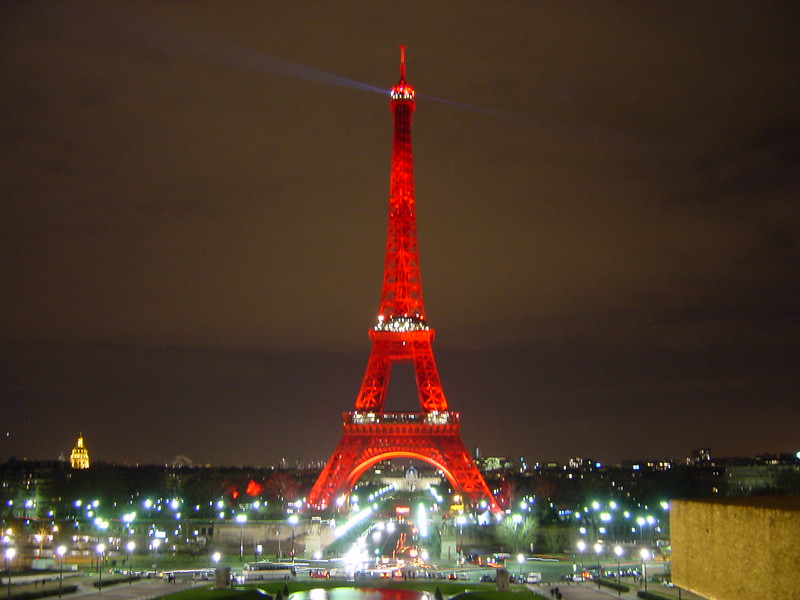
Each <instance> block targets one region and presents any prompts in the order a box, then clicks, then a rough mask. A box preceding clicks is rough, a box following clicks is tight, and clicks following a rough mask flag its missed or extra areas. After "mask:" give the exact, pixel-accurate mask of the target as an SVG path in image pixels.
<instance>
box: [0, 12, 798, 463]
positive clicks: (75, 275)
mask: <svg viewBox="0 0 800 600" xmlns="http://www.w3.org/2000/svg"><path fill="white" fill-rule="evenodd" d="M501 6H502V10H499V9H498V10H496V8H498V7H493V8H489V7H488V6H487V5H486V4H485V3H483V2H460V3H458V4H452V3H449V2H442V3H432V4H428V5H425V6H424V7H423V6H417V7H415V8H414V9H413V10H411V9H410V8H409V7H408V6H406V5H403V4H394V3H365V2H360V1H359V2H356V1H353V2H338V3H336V6H335V7H333V6H332V5H330V6H329V5H328V4H327V3H323V2H307V3H301V4H298V3H283V2H277V3H260V2H241V3H237V4H236V5H235V7H232V6H231V5H230V4H228V3H222V2H206V3H196V4H193V5H192V8H191V10H187V7H186V6H184V5H182V4H177V3H173V4H171V3H166V4H164V3H156V2H136V3H132V2H118V3H113V4H108V3H100V2H95V1H90V0H87V1H84V2H77V3H69V4H64V3H57V2H42V3H25V2H6V3H5V4H4V7H3V8H4V9H5V10H3V11H2V17H0V28H2V31H3V35H2V36H0V71H1V72H2V73H3V81H4V84H3V86H0V160H1V161H2V164H3V165H4V173H3V175H2V176H1V177H0V206H2V211H3V219H2V221H0V249H2V253H3V257H4V260H3V261H2V267H0V283H2V285H3V289H4V293H3V295H2V297H0V314H2V321H1V323H2V334H3V339H4V340H6V346H5V355H6V357H7V358H6V359H5V361H4V365H3V367H2V380H0V394H2V398H3V402H4V405H8V406H12V407H14V410H13V418H11V419H10V420H9V424H8V425H7V429H8V431H9V433H10V436H9V437H7V438H6V440H5V443H4V445H3V446H2V447H0V456H8V455H27V456H31V457H51V456H54V455H55V454H57V452H58V449H59V448H61V449H64V448H68V447H69V446H70V444H71V443H72V440H73V438H74V437H75V435H76V432H77V431H79V430H84V432H85V433H86V434H87V443H89V444H90V447H91V446H92V445H93V447H94V448H96V450H95V452H97V454H98V456H99V457H105V458H108V459H109V460H127V461H151V460H162V459H164V460H167V459H169V458H171V456H174V455H176V454H186V455H189V456H191V457H192V458H194V459H195V460H197V461H198V462H214V463H245V462H253V463H260V464H267V463H270V462H274V461H276V460H277V459H278V458H280V457H281V456H286V457H287V458H289V459H292V458H315V457H317V458H323V457H325V456H326V455H327V453H328V452H329V451H330V449H331V448H332V447H333V444H335V442H336V440H337V439H338V435H339V431H338V414H339V413H340V412H342V411H344V410H348V409H349V408H350V407H351V406H352V402H353V400H354V398H355V394H356V391H357V389H358V385H359V384H360V381H361V377H362V375H363V368H364V365H365V363H366V358H367V354H368V351H369V340H368V338H367V337H366V334H365V332H366V330H367V329H368V328H369V327H370V326H371V325H372V321H373V318H374V313H375V311H376V310H377V305H378V300H379V292H380V289H379V286H380V282H381V268H382V265H383V251H384V243H385V240H384V236H385V224H386V196H387V192H388V178H389V177H388V176H389V158H390V149H391V133H392V132H391V116H390V113H389V110H388V106H387V100H386V98H385V97H381V96H380V95H378V94H377V93H375V92H376V90H378V89H386V88H388V87H390V86H391V85H392V84H393V83H394V82H395V80H396V77H397V58H398V55H397V45H398V44H400V43H404V44H406V45H407V46H408V75H409V80H410V81H411V82H412V84H413V85H414V86H415V87H416V89H417V92H418V94H419V95H418V103H417V111H416V113H415V116H414V144H415V146H414V152H415V177H416V185H417V200H418V218H419V224H418V225H419V235H420V252H421V260H422V277H423V282H424V287H425V295H426V297H425V300H426V308H427V310H428V319H429V322H430V323H431V324H432V325H433V326H434V327H435V328H436V329H437V332H438V334H437V342H436V344H437V345H436V352H437V358H438V360H439V362H440V363H441V364H440V367H441V370H442V377H443V380H444V382H445V392H446V393H447V395H448V398H449V400H450V403H451V405H452V407H453V408H455V409H457V410H461V411H462V412H463V413H464V439H465V442H466V443H467V445H473V444H480V445H482V446H484V447H486V448H487V449H491V451H492V452H498V453H508V454H524V455H526V456H527V457H528V458H529V460H538V459H540V458H541V459H553V458H555V459H563V458H565V457H566V456H568V455H570V454H586V455H591V456H594V457H595V458H598V459H601V460H617V459H619V458H622V457H624V456H632V455H639V456H653V455H671V456H675V455H680V454H686V453H688V452H689V451H690V450H691V448H693V447H695V446H706V445H711V446H712V447H718V448H719V449H720V451H723V450H724V451H725V452H729V453H743V454H746V453H750V454H754V453H756V452H761V451H787V450H793V449H794V448H793V447H792V445H793V444H794V445H795V446H796V443H797V442H796V436H795V437H794V438H793V437H792V434H791V432H790V429H789V427H788V426H787V424H788V423H790V422H792V418H794V419H795V420H796V417H798V416H800V415H794V414H793V413H792V412H791V410H793V409H791V407H792V406H794V405H795V404H796V402H795V400H796V398H797V383H796V366H795V365H796V364H797V358H798V350H799V346H800V342H799V340H800V335H798V334H799V333H800V332H798V326H797V322H799V321H800V320H798V312H799V311H798V302H797V298H798V291H800V290H798V284H797V276H796V273H797V271H798V266H800V265H798V262H799V261H798V233H799V232H798V228H799V227H800V225H799V224H800V219H799V218H798V208H797V206H798V204H797V202H796V197H797V192H798V188H800V177H799V176H798V174H797V169H796V167H795V165H796V164H797V162H798V161H797V158H798V139H800V137H799V136H798V126H797V117H796V112H797V111H796V98H797V97H798V96H800V80H798V79H797V77H796V76H795V72H796V61H795V59H794V57H795V56H796V55H797V51H798V44H799V43H800V42H798V38H797V35H796V31H795V27H793V24H794V23H796V22H797V21H798V17H800V14H798V13H800V6H799V5H796V4H793V3H769V4H765V3H751V2H724V3H715V2H712V3H704V4H699V5H697V4H694V5H678V4H670V3H661V4H653V3H648V4H640V3H618V4H592V5H587V4H571V3H567V4H558V5H556V4H553V5H549V4H530V3H503V4H502V5H501ZM398 380H402V378H401V377H398ZM393 392H394V393H393V398H395V400H396V402H398V403H399V405H400V406H401V407H403V408H404V409H409V408H414V406H415V402H416V400H415V396H414V393H413V392H414V390H413V384H411V385H409V384H408V383H406V384H405V386H404V384H403V383H402V382H401V381H398V389H397V390H396V391H394V390H393ZM794 410H796V409H794ZM140 414H145V415H147V419H146V420H145V421H141V422H140V421H137V415H140ZM52 415H56V416H57V417H56V418H55V419H52V418H50V417H51V416H52ZM242 415H245V417H243V416H242ZM520 415H521V416H523V418H518V417H519V416H520ZM639 415H649V417H641V416H639ZM530 423H536V426H535V428H534V429H532V428H531V427H530V426H528V424H530ZM634 423H635V427H634V426H633V424H634ZM618 428H619V429H620V430H621V431H622V432H623V433H624V435H614V436H612V435H611V434H612V433H613V432H615V431H617V429H618ZM37 431H39V432H40V435H39V440H42V439H46V440H47V441H46V443H42V442H41V441H38V442H37V443H36V444H33V443H31V439H33V437H34V436H35V435H36V432H37ZM298 431H302V432H303V435H299V436H298V435H297V432H298ZM532 431H533V433H532ZM611 437H613V439H611ZM198 440H202V442H198ZM231 440H235V441H236V443H235V444H234V443H231Z"/></svg>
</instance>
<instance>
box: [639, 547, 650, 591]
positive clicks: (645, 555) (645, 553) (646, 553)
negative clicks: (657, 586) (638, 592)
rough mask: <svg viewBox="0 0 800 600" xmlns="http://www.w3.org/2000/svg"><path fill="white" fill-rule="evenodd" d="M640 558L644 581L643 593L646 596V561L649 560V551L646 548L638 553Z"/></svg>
mask: <svg viewBox="0 0 800 600" xmlns="http://www.w3.org/2000/svg"><path fill="white" fill-rule="evenodd" d="M639 554H641V556H642V579H644V593H645V596H646V595H647V561H648V560H650V551H649V550H648V549H647V548H642V550H641V552H639Z"/></svg>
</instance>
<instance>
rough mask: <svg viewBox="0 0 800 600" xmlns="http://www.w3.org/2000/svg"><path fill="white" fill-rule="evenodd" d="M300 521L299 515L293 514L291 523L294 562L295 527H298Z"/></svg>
mask: <svg viewBox="0 0 800 600" xmlns="http://www.w3.org/2000/svg"><path fill="white" fill-rule="evenodd" d="M298 521H299V519H298V517H297V515H291V516H290V517H289V525H291V526H292V562H294V534H295V530H294V528H295V527H297V522H298Z"/></svg>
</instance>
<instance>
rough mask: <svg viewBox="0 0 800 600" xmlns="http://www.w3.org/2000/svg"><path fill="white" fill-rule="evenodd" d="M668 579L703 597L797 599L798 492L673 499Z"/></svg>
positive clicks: (722, 599)
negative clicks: (670, 570)
mask: <svg viewBox="0 0 800 600" xmlns="http://www.w3.org/2000/svg"><path fill="white" fill-rule="evenodd" d="M670 532H671V538H672V581H673V583H675V585H677V586H680V587H681V588H684V589H688V590H691V591H692V592H694V593H696V594H699V595H701V596H703V597H706V598H709V600H751V599H752V598H782V599H785V600H800V575H798V564H799V562H800V496H757V497H747V498H714V499H708V500H674V501H672V502H671V503H670Z"/></svg>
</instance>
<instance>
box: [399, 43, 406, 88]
mask: <svg viewBox="0 0 800 600" xmlns="http://www.w3.org/2000/svg"><path fill="white" fill-rule="evenodd" d="M405 80H406V47H405V46H404V45H402V44H401V45H400V81H405Z"/></svg>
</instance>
